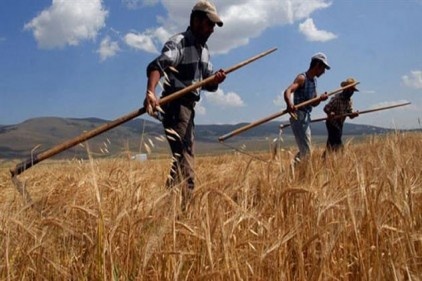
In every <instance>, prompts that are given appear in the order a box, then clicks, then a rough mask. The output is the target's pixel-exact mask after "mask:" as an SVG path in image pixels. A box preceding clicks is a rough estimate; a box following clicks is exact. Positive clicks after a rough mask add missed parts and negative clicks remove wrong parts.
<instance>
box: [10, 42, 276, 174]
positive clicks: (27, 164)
mask: <svg viewBox="0 0 422 281" xmlns="http://www.w3.org/2000/svg"><path fill="white" fill-rule="evenodd" d="M276 50H277V48H272V49H269V50H268V51H265V52H262V53H260V54H258V55H256V56H254V57H251V58H249V59H247V60H245V61H243V62H240V63H238V64H236V65H234V66H231V67H229V68H227V69H226V70H225V72H226V74H228V73H231V72H233V71H235V70H237V69H239V68H241V67H243V66H245V65H247V64H249V63H251V62H254V61H256V60H258V59H260V58H262V57H264V56H266V55H268V54H270V53H272V52H274V51H276ZM214 77H215V74H214V75H211V76H210V77H208V78H206V79H204V80H202V81H200V82H197V83H194V84H192V85H190V86H188V87H186V88H183V89H181V90H179V91H177V92H174V93H173V94H171V95H169V96H166V97H163V98H162V99H160V100H159V104H160V105H164V104H166V103H169V102H171V101H173V100H176V99H178V98H180V97H182V96H184V95H186V94H187V93H190V92H192V91H193V90H195V89H197V88H199V87H202V86H204V85H205V84H207V83H210V82H211V81H212V80H213V79H214ZM145 112H146V110H145V108H144V107H142V108H140V109H138V110H135V111H133V112H131V113H129V114H126V115H124V116H121V117H119V118H117V119H115V120H114V121H111V122H108V123H106V124H103V125H101V126H99V127H97V128H95V129H93V130H91V131H88V132H85V133H83V134H81V135H79V136H77V137H75V138H73V139H70V140H68V141H65V142H64V143H61V144H59V145H56V146H54V147H52V148H50V149H48V150H46V151H43V152H41V153H39V154H37V155H34V156H33V157H31V158H28V159H27V160H25V161H23V162H21V163H19V164H17V165H16V167H15V168H14V169H10V173H11V174H12V177H14V176H17V175H19V174H21V173H22V172H23V171H25V170H27V169H29V168H31V167H32V166H34V165H36V164H37V163H39V162H41V161H43V160H45V159H48V158H50V157H52V156H54V155H56V154H58V153H60V152H63V151H65V150H66V149H69V148H71V147H73V146H75V145H77V144H79V143H81V142H84V141H86V140H88V139H91V138H93V137H95V136H98V135H99V134H102V133H104V132H106V131H108V130H110V129H113V128H115V127H117V126H119V125H121V124H123V123H125V122H127V121H129V120H132V119H133V118H135V117H138V116H140V115H142V114H144V113H145Z"/></svg>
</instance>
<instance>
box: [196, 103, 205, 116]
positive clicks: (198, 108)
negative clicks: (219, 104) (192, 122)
mask: <svg viewBox="0 0 422 281" xmlns="http://www.w3.org/2000/svg"><path fill="white" fill-rule="evenodd" d="M195 113H196V114H198V115H202V116H203V115H206V114H207V109H206V108H205V106H203V105H202V100H200V101H199V102H198V103H197V104H196V105H195Z"/></svg>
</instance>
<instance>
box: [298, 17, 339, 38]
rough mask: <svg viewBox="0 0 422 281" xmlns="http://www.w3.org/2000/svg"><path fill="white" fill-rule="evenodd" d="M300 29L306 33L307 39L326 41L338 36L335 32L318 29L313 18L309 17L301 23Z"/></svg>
mask: <svg viewBox="0 0 422 281" xmlns="http://www.w3.org/2000/svg"><path fill="white" fill-rule="evenodd" d="M299 30H300V32H301V33H303V34H304V35H305V37H306V40H308V41H319V42H325V41H329V40H333V39H335V38H337V36H336V35H335V34H334V33H331V32H328V31H325V30H318V29H317V27H316V26H315V24H314V21H313V19H311V18H308V19H306V20H305V21H304V22H303V23H301V24H299Z"/></svg>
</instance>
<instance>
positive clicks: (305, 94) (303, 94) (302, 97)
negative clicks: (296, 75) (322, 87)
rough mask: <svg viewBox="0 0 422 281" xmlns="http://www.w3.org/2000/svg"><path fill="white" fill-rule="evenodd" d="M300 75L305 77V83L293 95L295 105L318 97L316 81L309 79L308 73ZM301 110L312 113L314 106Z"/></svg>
mask: <svg viewBox="0 0 422 281" xmlns="http://www.w3.org/2000/svg"><path fill="white" fill-rule="evenodd" d="M300 75H303V76H305V82H304V83H303V85H302V86H301V87H300V88H298V89H297V90H296V91H295V92H294V94H293V102H294V104H295V105H297V104H299V103H302V102H305V101H307V100H310V99H312V98H314V97H316V79H315V78H308V76H307V75H306V73H302V74H300ZM299 110H302V111H304V112H307V113H310V112H311V111H312V106H311V105H307V106H304V107H301V108H299Z"/></svg>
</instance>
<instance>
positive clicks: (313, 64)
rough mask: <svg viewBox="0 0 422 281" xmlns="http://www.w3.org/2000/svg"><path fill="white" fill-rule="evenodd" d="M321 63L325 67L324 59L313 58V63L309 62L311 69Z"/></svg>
mask: <svg viewBox="0 0 422 281" xmlns="http://www.w3.org/2000/svg"><path fill="white" fill-rule="evenodd" d="M319 64H322V65H324V67H325V64H324V63H323V62H322V61H320V60H319V59H313V60H311V63H310V64H309V69H311V68H314V67H315V66H317V65H319Z"/></svg>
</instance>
